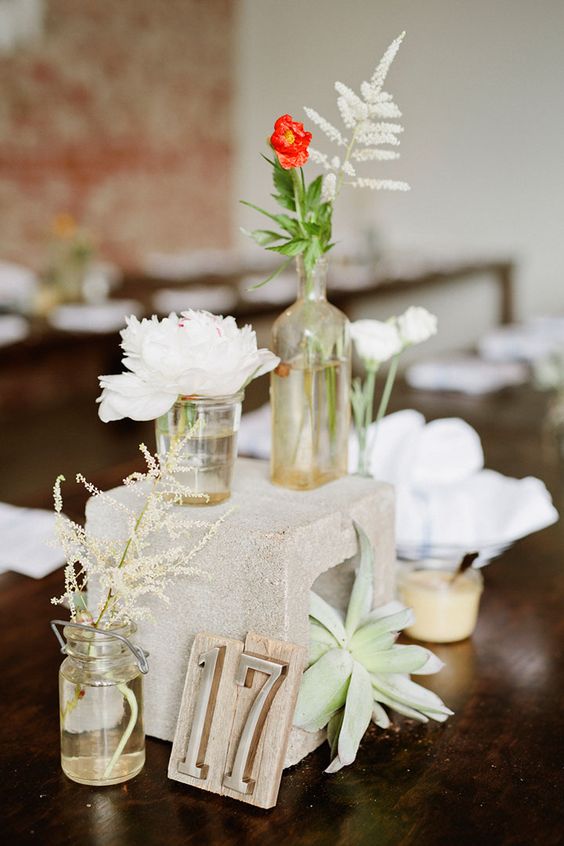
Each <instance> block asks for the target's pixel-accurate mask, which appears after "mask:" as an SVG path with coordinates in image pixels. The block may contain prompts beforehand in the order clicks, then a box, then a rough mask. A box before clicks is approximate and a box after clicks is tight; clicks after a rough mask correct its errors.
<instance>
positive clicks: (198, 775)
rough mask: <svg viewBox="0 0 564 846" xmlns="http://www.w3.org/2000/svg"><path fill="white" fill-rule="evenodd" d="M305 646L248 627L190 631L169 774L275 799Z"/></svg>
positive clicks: (239, 795)
mask: <svg viewBox="0 0 564 846" xmlns="http://www.w3.org/2000/svg"><path fill="white" fill-rule="evenodd" d="M305 660H306V650H305V649H304V647H302V646H297V645H296V644H293V643H288V642H287V641H280V640H273V639H272V638H268V637H263V636H261V635H258V634H255V633H253V632H250V633H249V634H248V635H247V637H246V638H245V642H244V643H243V642H242V641H240V640H234V639H233V638H228V637H222V636H220V635H212V634H207V633H205V632H201V633H199V634H197V635H196V637H195V640H194V643H193V646H192V651H191V653H190V661H189V663H188V670H187V673H186V681H185V684H184V693H183V696H182V703H181V706H180V713H179V715H178V722H177V725H176V733H175V736H174V742H173V745H172V753H171V756H170V762H169V767H168V776H169V778H172V779H175V780H177V781H181V782H183V783H184V784H189V785H192V786H193V787H199V788H200V789H202V790H209V791H211V792H213V793H219V794H221V795H223V796H231V797H232V798H233V799H239V800H240V801H242V802H248V803H249V804H251V805H255V806H257V807H259V808H272V807H273V806H274V805H275V804H276V800H277V797H278V790H279V788H280V780H281V778H282V770H283V767H284V759H285V754H286V748H287V746H288V739H289V735H290V729H291V727H292V719H293V716H294V710H295V706H296V699H297V696H298V691H299V688H300V682H301V678H302V673H303V670H304V666H305Z"/></svg>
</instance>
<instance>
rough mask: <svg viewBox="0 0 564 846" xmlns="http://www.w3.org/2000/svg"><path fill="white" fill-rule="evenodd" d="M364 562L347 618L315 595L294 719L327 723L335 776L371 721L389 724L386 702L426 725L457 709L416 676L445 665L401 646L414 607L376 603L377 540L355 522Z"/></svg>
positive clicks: (308, 725)
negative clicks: (398, 641)
mask: <svg viewBox="0 0 564 846" xmlns="http://www.w3.org/2000/svg"><path fill="white" fill-rule="evenodd" d="M355 529H356V532H357V536H358V540H359V547H360V565H359V569H358V572H357V575H356V578H355V581H354V585H353V588H352V592H351V596H350V600H349V604H348V608H347V612H346V615H345V617H344V619H343V615H342V614H341V613H340V612H339V611H337V610H336V609H335V608H333V607H331V605H329V604H328V603H327V602H325V600H324V599H322V598H321V597H320V596H318V595H317V594H316V593H314V592H313V591H312V592H311V595H310V637H311V640H310V654H309V666H308V669H307V670H306V671H305V673H304V675H303V679H302V685H301V688H300V693H299V697H298V703H297V706H296V713H295V717H294V724H295V725H296V726H298V727H299V728H302V729H304V730H306V731H317V730H319V729H321V728H324V727H325V726H327V735H328V741H329V744H330V746H331V763H330V765H329V766H328V767H327V769H326V772H328V773H334V772H337V771H338V770H340V769H341V768H342V767H344V766H347V765H349V764H352V763H353V761H354V760H355V758H356V754H357V751H358V747H359V744H360V741H361V740H362V738H363V736H364V734H365V732H366V730H367V728H368V726H369V724H370V720H373V722H374V723H375V724H376V725H377V726H380V728H383V729H385V728H388V726H389V725H390V719H389V717H388V715H387V713H386V711H385V710H384V708H383V707H382V706H383V705H386V706H387V707H388V708H391V709H392V710H394V711H397V712H398V713H399V714H403V715H404V716H406V717H411V718H413V719H414V720H419V721H420V722H424V723H426V722H427V721H428V720H429V719H432V720H436V721H438V722H443V721H444V720H446V718H447V717H448V716H449V715H450V714H452V713H453V712H452V711H450V710H449V709H448V708H447V707H446V705H445V704H444V703H443V701H442V700H441V699H440V698H439V697H438V696H437V695H436V694H434V693H432V692H431V691H430V690H427V689H426V688H424V687H421V685H418V684H416V683H415V682H413V681H411V679H410V676H409V674H410V673H414V674H416V675H425V674H429V673H436V672H438V670H440V669H441V668H442V667H443V666H444V664H443V662H442V661H441V660H440V659H439V658H437V656H436V655H434V654H433V653H432V652H431V651H430V650H428V649H425V648H424V647H422V646H417V645H415V644H413V645H399V644H396V642H395V641H396V638H397V636H398V633H399V632H400V631H401V629H403V628H404V627H405V626H408V625H410V624H411V623H412V622H413V613H412V611H411V609H409V608H405V607H404V606H403V605H401V604H400V603H399V602H395V601H394V602H389V603H387V604H386V605H383V606H381V607H380V608H375V609H373V610H371V608H372V599H373V582H372V574H373V559H374V553H373V550H372V545H371V543H370V541H369V539H368V538H367V536H366V534H365V533H364V531H363V530H362V529H361V528H360V526H358V525H356V524H355Z"/></svg>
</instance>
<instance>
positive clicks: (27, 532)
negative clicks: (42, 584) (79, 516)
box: [0, 502, 64, 579]
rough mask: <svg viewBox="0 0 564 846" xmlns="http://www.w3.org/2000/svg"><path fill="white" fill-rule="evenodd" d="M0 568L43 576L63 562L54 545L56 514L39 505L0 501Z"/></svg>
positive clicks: (61, 552)
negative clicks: (9, 503) (29, 506)
mask: <svg viewBox="0 0 564 846" xmlns="http://www.w3.org/2000/svg"><path fill="white" fill-rule="evenodd" d="M0 537H1V538H2V543H1V544H0V571H1V572H4V571H5V570H13V571H14V572H15V573H22V574H23V575H24V576H31V577H32V578H34V579H42V578H43V576H46V575H47V574H48V573H51V572H52V571H53V570H56V569H57V567H60V566H61V564H63V563H64V555H63V551H62V549H61V548H60V547H59V546H57V544H56V537H55V515H54V513H53V512H52V511H45V510H43V509H40V508H18V507H17V506H15V505H8V504H6V503H3V502H0Z"/></svg>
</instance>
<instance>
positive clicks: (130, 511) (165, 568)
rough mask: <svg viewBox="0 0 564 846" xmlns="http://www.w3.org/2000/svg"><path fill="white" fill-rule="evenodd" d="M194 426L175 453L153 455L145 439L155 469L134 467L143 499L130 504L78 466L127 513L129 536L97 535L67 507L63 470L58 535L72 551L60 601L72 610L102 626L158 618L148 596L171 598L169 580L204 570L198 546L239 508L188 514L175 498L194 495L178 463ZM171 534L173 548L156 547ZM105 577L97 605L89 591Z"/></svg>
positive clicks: (132, 481) (57, 489) (132, 486)
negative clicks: (212, 516) (213, 516)
mask: <svg viewBox="0 0 564 846" xmlns="http://www.w3.org/2000/svg"><path fill="white" fill-rule="evenodd" d="M189 436H190V432H188V433H187V435H185V436H184V437H183V438H181V439H179V441H178V444H177V445H175V446H173V448H172V449H171V450H170V452H169V453H168V454H167V456H165V457H163V458H161V457H159V456H158V455H152V454H151V453H150V452H149V451H148V450H147V447H146V446H145V445H144V444H140V447H139V449H140V451H141V453H142V454H143V456H144V458H145V461H146V464H147V470H146V472H145V473H134V474H133V475H132V476H130V477H128V478H127V479H125V480H124V484H125V485H126V486H127V487H128V488H129V490H130V491H132V492H133V493H134V494H135V497H136V499H137V500H138V502H137V503H136V505H135V506H134V507H130V506H127V505H125V504H124V503H122V502H120V501H119V500H117V499H115V498H114V497H112V496H111V495H110V494H108V493H103V492H102V491H100V490H98V488H96V487H95V486H94V485H92V484H91V483H90V482H88V481H87V480H86V479H85V478H84V476H82V475H81V474H78V475H77V477H76V480H77V482H78V483H79V484H82V485H83V486H84V487H85V488H86V490H87V491H88V492H89V493H90V494H91V495H92V496H101V497H104V498H106V499H107V500H108V502H110V503H111V504H112V506H113V507H115V508H118V509H120V510H121V511H122V513H125V517H126V521H127V525H128V533H127V539H126V540H125V541H121V542H117V541H114V540H111V539H105V538H96V537H93V536H92V535H91V534H90V533H89V532H87V531H86V529H85V528H84V527H83V526H80V525H79V524H78V523H75V522H73V521H72V520H69V519H68V518H67V517H66V516H65V515H64V514H63V498H62V494H61V484H62V482H63V481H64V477H63V476H59V477H57V480H56V482H55V486H54V489H53V494H54V504H55V512H56V515H57V520H56V531H57V538H58V541H59V543H60V544H61V546H62V548H63V551H64V553H65V558H66V561H67V564H66V567H65V589H64V592H63V594H62V595H61V596H58V597H54V598H53V599H52V600H51V602H52V603H53V604H54V605H61V604H65V605H68V607H69V610H70V618H71V620H72V621H77V619H78V617H79V616H80V620H81V622H86V621H88V622H91V623H92V625H94V626H95V627H96V628H101V629H104V628H109V627H112V626H115V625H119V624H122V623H127V622H134V621H137V620H140V619H144V618H151V616H152V614H151V611H150V610H149V608H148V605H147V599H148V598H149V597H151V596H156V597H158V598H159V599H160V600H162V601H163V602H164V603H169V601H170V600H169V597H168V594H167V590H166V589H167V587H168V586H169V585H170V584H171V583H172V582H173V581H174V579H176V578H178V577H187V576H196V575H203V574H202V572H201V571H200V570H199V569H198V568H197V567H196V566H194V561H195V559H196V557H197V556H198V554H199V553H200V552H201V551H202V550H203V549H204V547H205V546H206V545H207V544H208V542H209V541H210V540H211V539H212V538H213V537H214V535H216V533H217V532H218V530H219V527H220V525H221V524H222V523H223V521H224V520H225V519H227V517H228V516H229V515H230V514H231V513H232V512H233V509H229V510H227V511H226V512H225V513H224V514H223V515H222V516H221V517H219V518H218V519H217V520H215V521H213V522H208V521H203V520H193V521H186V520H185V519H183V517H185V512H182V513H181V514H180V513H179V511H178V509H176V508H175V507H174V506H175V505H176V504H177V503H179V502H181V501H182V500H183V498H184V497H186V496H193V493H192V492H191V491H189V490H187V488H186V486H184V485H182V484H181V483H180V482H179V481H178V477H177V475H176V474H175V471H176V470H177V469H178V467H177V463H178V462H179V461H180V456H181V454H182V447H183V446H184V444H185V440H186V439H187V438H188V437H189ZM163 534H165V535H166V536H167V540H168V544H166V547H167V548H166V551H165V552H163V551H162V546H163V545H162V544H161V545H160V549H159V551H156V547H155V545H154V541H155V539H156V537H157V535H159V536H161V537H162V535H163ZM92 580H95V581H97V583H98V585H99V586H100V587H101V588H102V593H101V596H100V599H99V600H98V602H97V603H96V604H95V605H93V604H92V602H91V598H90V597H89V596H88V583H89V582H90V581H92Z"/></svg>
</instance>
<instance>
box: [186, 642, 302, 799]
mask: <svg viewBox="0 0 564 846" xmlns="http://www.w3.org/2000/svg"><path fill="white" fill-rule="evenodd" d="M224 657H225V647H222V646H215V647H214V648H213V649H210V650H208V651H207V652H204V653H203V654H202V655H201V656H200V659H199V661H198V663H199V664H200V666H202V667H203V675H202V681H201V684H200V689H199V691H198V698H197V700H196V705H195V709H194V718H193V721H192V731H191V732H190V740H189V742H188V748H187V750H186V757H185V759H184V761H182V762H180V763H179V765H178V769H179V770H180V772H183V773H186V774H187V775H191V776H193V777H195V778H200V779H206V778H207V777H208V765H207V764H206V763H205V754H206V750H207V745H208V739H209V734H210V729H211V724H212V722H213V717H214V711H215V703H216V699H217V690H218V688H219V683H220V680H221V675H222V672H223V661H224ZM287 670H288V664H287V663H286V662H284V661H277V660H276V659H272V658H264V657H262V656H261V655H255V654H253V653H250V652H243V653H242V654H241V657H240V659H239V665H238V667H237V673H236V675H235V683H236V684H238V685H240V686H241V687H251V685H252V683H253V677H254V674H255V672H259V673H265V674H266V676H267V679H266V681H265V683H264V684H263V686H262V687H261V689H260V690H259V691H258V692H257V695H256V697H255V700H254V702H253V704H252V706H251V709H250V711H249V714H248V716H247V719H246V720H245V725H244V726H243V730H242V732H241V737H240V738H239V743H238V745H237V751H236V752H235V758H234V761H233V767H232V770H231V772H230V773H224V776H223V785H224V786H225V787H228V788H231V790H236V791H237V792H238V793H252V792H253V788H254V784H255V783H254V781H253V780H252V779H251V773H252V769H253V763H254V760H255V756H256V753H257V749H258V744H259V740H260V736H261V734H262V730H263V728H264V723H265V721H266V718H267V716H268V712H269V710H270V706H271V705H272V702H273V700H274V697H275V696H276V694H277V692H278V689H279V688H280V685H281V684H282V682H283V681H284V678H285V676H286V672H287Z"/></svg>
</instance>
